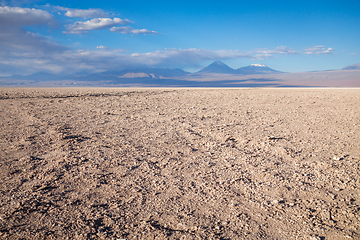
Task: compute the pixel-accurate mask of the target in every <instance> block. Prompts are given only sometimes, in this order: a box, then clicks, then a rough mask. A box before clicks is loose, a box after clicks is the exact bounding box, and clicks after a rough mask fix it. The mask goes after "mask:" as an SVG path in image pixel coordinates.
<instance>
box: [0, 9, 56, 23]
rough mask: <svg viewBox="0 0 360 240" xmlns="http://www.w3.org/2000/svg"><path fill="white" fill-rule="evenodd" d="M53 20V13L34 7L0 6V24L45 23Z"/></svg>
mask: <svg viewBox="0 0 360 240" xmlns="http://www.w3.org/2000/svg"><path fill="white" fill-rule="evenodd" d="M51 21H53V15H51V14H50V13H48V12H46V11H44V10H40V9H35V8H20V7H8V6H5V7H0V24H1V25H22V26H23V25H27V26H28V25H33V24H46V23H50V22H51Z"/></svg>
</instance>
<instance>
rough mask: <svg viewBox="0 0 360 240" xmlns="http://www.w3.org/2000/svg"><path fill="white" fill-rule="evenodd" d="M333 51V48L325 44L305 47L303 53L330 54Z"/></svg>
mask: <svg viewBox="0 0 360 240" xmlns="http://www.w3.org/2000/svg"><path fill="white" fill-rule="evenodd" d="M333 51H335V50H334V49H333V48H326V47H325V46H313V47H310V48H305V54H331V53H333Z"/></svg>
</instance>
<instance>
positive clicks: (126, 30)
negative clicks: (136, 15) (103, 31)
mask: <svg viewBox="0 0 360 240" xmlns="http://www.w3.org/2000/svg"><path fill="white" fill-rule="evenodd" d="M110 31H112V32H119V33H122V34H144V35H145V34H159V33H158V32H156V31H151V30H147V29H134V28H132V27H130V26H124V27H112V28H110Z"/></svg>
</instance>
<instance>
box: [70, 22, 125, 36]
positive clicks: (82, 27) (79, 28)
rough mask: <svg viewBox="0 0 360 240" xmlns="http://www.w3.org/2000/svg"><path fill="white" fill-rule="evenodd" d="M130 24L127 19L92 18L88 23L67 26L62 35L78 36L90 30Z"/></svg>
mask: <svg viewBox="0 0 360 240" xmlns="http://www.w3.org/2000/svg"><path fill="white" fill-rule="evenodd" d="M128 23H131V21H130V20H128V19H120V18H114V19H111V18H94V19H91V20H88V21H78V22H75V23H73V24H70V25H68V26H67V29H66V31H65V32H64V33H73V34H80V33H86V32H88V31H90V30H99V29H105V28H110V27H113V26H116V25H125V24H128Z"/></svg>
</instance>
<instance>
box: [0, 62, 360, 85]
mask: <svg viewBox="0 0 360 240" xmlns="http://www.w3.org/2000/svg"><path fill="white" fill-rule="evenodd" d="M349 70H354V71H355V72H354V71H349ZM300 76H301V78H300ZM314 77H316V78H315V79H318V83H320V82H319V79H320V78H324V79H328V80H327V82H326V81H325V82H324V83H323V82H321V85H315V86H328V83H329V81H330V80H331V79H340V80H341V79H351V83H350V85H351V86H359V87H360V64H354V65H350V66H347V67H344V68H343V69H339V70H330V71H318V72H304V73H284V72H281V71H277V70H274V69H271V68H269V67H267V66H265V65H262V64H251V65H249V66H246V67H241V68H238V69H233V68H231V67H229V66H227V65H226V64H225V63H223V62H221V61H215V62H213V63H212V64H210V65H209V66H207V67H205V68H203V69H202V70H200V71H198V72H196V73H190V72H186V71H183V70H181V69H179V68H177V69H168V68H136V69H135V68H134V69H125V70H120V71H105V72H100V73H87V72H79V73H76V74H71V75H57V74H52V73H46V72H39V73H35V74H31V75H27V76H22V75H13V76H11V77H3V78H0V85H2V86H9V85H13V86H19V85H20V86H68V85H77V86H156V87H157V86H173V87H178V86H181V87H182V86H188V87H251V86H260V87H261V86H274V87H276V86H287V84H286V82H288V84H289V86H305V85H304V83H305V82H304V81H302V80H301V79H307V78H308V79H314ZM329 77H330V80H329ZM341 77H342V78H341ZM289 79H292V80H291V81H292V82H289ZM294 79H298V80H296V81H295V80H294ZM296 82H299V83H298V84H297V83H296ZM348 82H349V81H348ZM295 83H296V84H295ZM309 83H310V85H311V86H313V85H314V84H315V82H314V81H312V82H311V81H310V82H309ZM334 84H336V82H335V80H334V81H333V83H331V84H330V85H329V86H337V85H334ZM348 85H349V83H346V84H343V83H341V84H339V86H348ZM350 85H349V86H350ZM306 86H308V85H306Z"/></svg>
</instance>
